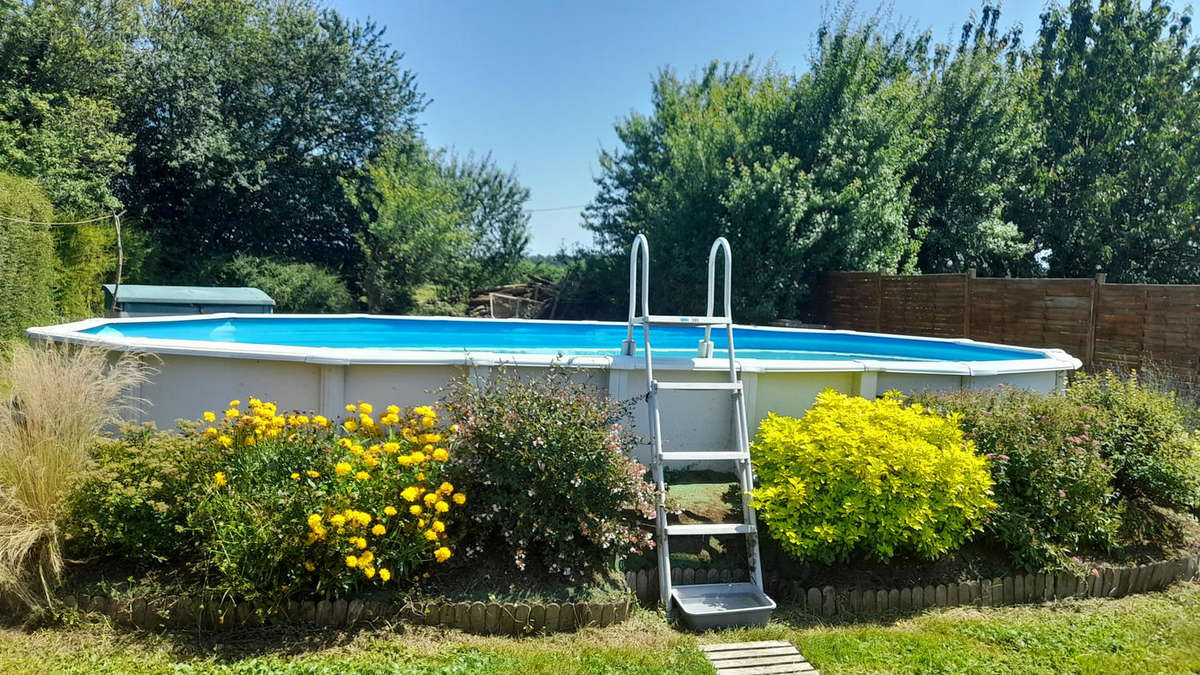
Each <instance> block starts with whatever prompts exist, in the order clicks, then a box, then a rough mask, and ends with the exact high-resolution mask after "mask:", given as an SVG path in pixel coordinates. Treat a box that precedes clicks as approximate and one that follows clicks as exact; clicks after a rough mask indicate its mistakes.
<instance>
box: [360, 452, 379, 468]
mask: <svg viewBox="0 0 1200 675" xmlns="http://www.w3.org/2000/svg"><path fill="white" fill-rule="evenodd" d="M363 464H366V465H367V468H368V469H374V468H375V467H377V466H379V460H378V459H375V455H366V456H365V457H363Z"/></svg>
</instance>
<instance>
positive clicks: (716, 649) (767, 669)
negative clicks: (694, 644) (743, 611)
mask: <svg viewBox="0 0 1200 675" xmlns="http://www.w3.org/2000/svg"><path fill="white" fill-rule="evenodd" d="M700 650H701V651H703V652H704V655H705V656H707V657H708V661H709V663H711V664H713V667H715V668H716V669H717V674H718V675H759V674H760V673H761V674H763V675H767V674H769V673H806V674H809V675H820V671H818V670H817V669H816V668H814V667H813V665H812V664H811V663H809V662H808V661H806V660H805V658H804V657H803V656H802V655H801V654H800V652H799V650H797V649H796V647H795V646H793V645H792V643H791V642H787V641H786V640H763V641H761V642H725V643H719V644H710V645H700Z"/></svg>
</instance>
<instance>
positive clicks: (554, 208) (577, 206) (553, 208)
mask: <svg viewBox="0 0 1200 675" xmlns="http://www.w3.org/2000/svg"><path fill="white" fill-rule="evenodd" d="M585 206H587V204H573V205H571V206H551V207H550V208H547V209H525V213H541V212H543V211H568V210H570V209H582V208H583V207H585Z"/></svg>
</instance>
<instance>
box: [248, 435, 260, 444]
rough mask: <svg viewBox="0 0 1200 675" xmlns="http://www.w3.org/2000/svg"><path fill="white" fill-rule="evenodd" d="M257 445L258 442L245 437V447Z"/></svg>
mask: <svg viewBox="0 0 1200 675" xmlns="http://www.w3.org/2000/svg"><path fill="white" fill-rule="evenodd" d="M257 443H258V441H257V440H255V439H254V437H253V436H247V437H246V445H249V446H254V445H255V444H257Z"/></svg>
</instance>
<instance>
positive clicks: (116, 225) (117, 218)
mask: <svg viewBox="0 0 1200 675" xmlns="http://www.w3.org/2000/svg"><path fill="white" fill-rule="evenodd" d="M123 215H125V211H121V212H120V213H110V214H108V215H107V216H96V217H95V218H85V219H84V220H76V221H73V222H69V223H50V222H43V221H38V220H28V219H26V218H13V217H12V216H6V215H3V214H0V220H7V221H9V222H11V223H24V224H26V225H45V226H49V227H73V226H75V225H89V224H91V223H98V222H100V221H103V220H109V219H111V220H112V224H113V229H114V230H116V232H117V278H116V279H115V280H114V281H113V301H112V307H110V308H109V310H110V311H113V312H115V311H116V310H117V291H119V290H121V273H122V272H123V271H124V268H125V247H124V246H122V245H121V216H123Z"/></svg>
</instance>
